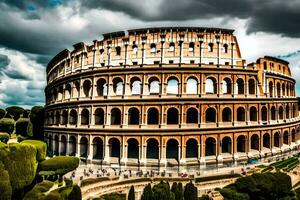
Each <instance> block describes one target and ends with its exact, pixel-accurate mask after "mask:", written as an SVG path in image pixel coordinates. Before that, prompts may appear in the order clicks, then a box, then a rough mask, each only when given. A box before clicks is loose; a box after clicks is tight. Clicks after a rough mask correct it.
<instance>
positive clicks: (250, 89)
mask: <svg viewBox="0 0 300 200" xmlns="http://www.w3.org/2000/svg"><path fill="white" fill-rule="evenodd" d="M255 91H256V81H255V80H254V79H253V78H251V79H249V80H248V92H249V94H255Z"/></svg>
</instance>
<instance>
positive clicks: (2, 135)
mask: <svg viewBox="0 0 300 200" xmlns="http://www.w3.org/2000/svg"><path fill="white" fill-rule="evenodd" d="M8 140H9V134H8V133H1V132H0V142H3V143H7V141H8Z"/></svg>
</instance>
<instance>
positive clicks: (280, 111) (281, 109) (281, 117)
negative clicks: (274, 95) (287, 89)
mask: <svg viewBox="0 0 300 200" xmlns="http://www.w3.org/2000/svg"><path fill="white" fill-rule="evenodd" d="M279 119H283V107H282V106H279Z"/></svg>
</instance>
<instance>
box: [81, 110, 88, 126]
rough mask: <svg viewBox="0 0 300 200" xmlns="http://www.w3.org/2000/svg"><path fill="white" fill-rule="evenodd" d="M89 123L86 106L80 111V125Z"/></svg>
mask: <svg viewBox="0 0 300 200" xmlns="http://www.w3.org/2000/svg"><path fill="white" fill-rule="evenodd" d="M89 123H90V111H89V110H88V109H86V108H84V109H82V111H81V125H89Z"/></svg>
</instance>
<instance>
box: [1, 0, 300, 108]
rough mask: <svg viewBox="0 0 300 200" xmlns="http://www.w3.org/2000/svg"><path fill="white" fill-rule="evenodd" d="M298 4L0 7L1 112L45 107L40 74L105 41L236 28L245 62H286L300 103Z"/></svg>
mask: <svg viewBox="0 0 300 200" xmlns="http://www.w3.org/2000/svg"><path fill="white" fill-rule="evenodd" d="M299 10H300V1H299V0H286V1H284V0H226V1H225V0H145V1H143V0H0V107H5V106H8V105H20V106H26V107H30V106H32V105H43V104H44V93H43V88H44V86H45V84H46V83H45V66H46V64H47V62H48V61H49V60H50V58H51V57H53V56H54V55H55V54H56V53H58V52H59V51H61V50H63V49H64V48H69V49H71V46H72V45H73V44H75V43H77V42H79V41H84V42H87V43H91V42H92V41H93V40H94V39H101V35H102V33H105V32H111V31H119V30H124V29H132V28H142V27H150V26H210V27H222V28H233V29H235V30H236V31H235V34H236V35H237V36H238V40H239V44H240V48H241V52H242V55H243V57H244V58H245V59H247V62H252V61H254V60H256V58H257V57H259V56H264V55H267V54H268V55H271V56H277V57H281V58H283V59H286V60H288V61H290V64H291V66H290V67H291V69H292V73H293V76H294V77H295V78H296V80H297V81H298V84H297V94H298V95H300V73H299V72H300V71H299V67H300V62H299V61H300V12H299Z"/></svg>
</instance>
